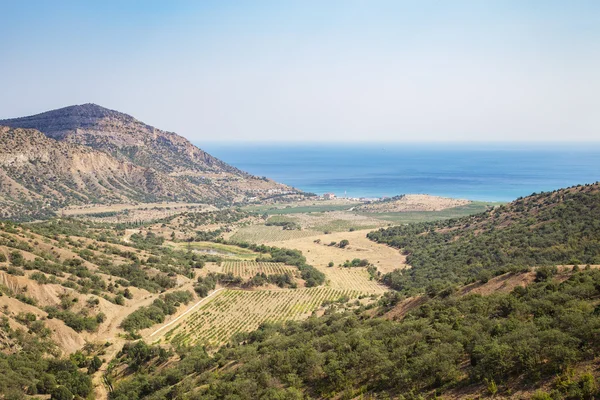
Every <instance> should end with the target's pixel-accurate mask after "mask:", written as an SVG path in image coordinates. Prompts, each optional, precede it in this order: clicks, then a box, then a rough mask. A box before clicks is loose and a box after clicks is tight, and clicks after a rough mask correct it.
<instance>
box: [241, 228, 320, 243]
mask: <svg viewBox="0 0 600 400" xmlns="http://www.w3.org/2000/svg"><path fill="white" fill-rule="evenodd" d="M319 233H320V232H316V231H311V230H284V229H283V228H281V227H280V226H265V225H250V226H245V227H243V228H241V229H240V230H238V231H237V232H236V233H235V234H234V235H232V236H231V237H230V240H233V241H236V242H247V243H266V242H278V241H282V240H290V239H298V238H303V237H309V236H315V235H318V234H319Z"/></svg>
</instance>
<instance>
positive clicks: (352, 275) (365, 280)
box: [319, 266, 388, 294]
mask: <svg viewBox="0 0 600 400" xmlns="http://www.w3.org/2000/svg"><path fill="white" fill-rule="evenodd" d="M319 270H320V271H322V272H324V273H325V275H327V285H328V286H329V287H331V288H333V289H341V290H347V289H352V290H358V291H360V292H363V293H377V294H382V293H383V292H386V291H387V290H388V289H387V288H386V287H385V286H382V285H380V284H379V283H377V281H376V280H373V279H371V276H370V275H369V273H368V272H367V269H366V268H364V267H352V268H345V267H338V266H334V267H327V268H322V267H321V268H319Z"/></svg>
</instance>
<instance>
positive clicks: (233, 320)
mask: <svg viewBox="0 0 600 400" xmlns="http://www.w3.org/2000/svg"><path fill="white" fill-rule="evenodd" d="M360 295H361V293H360V292H359V291H357V290H337V289H332V288H325V287H318V288H306V289H305V288H302V289H283V290H256V291H246V290H228V289H227V290H223V291H221V292H219V293H217V294H216V295H215V296H214V297H213V298H212V299H210V301H208V302H207V303H204V304H203V305H201V306H200V307H199V308H198V309H197V310H196V311H194V312H192V313H190V315H189V316H188V317H187V318H186V319H185V320H183V321H182V322H180V323H178V324H177V325H175V327H173V328H172V329H171V330H169V331H168V332H166V333H165V336H164V339H165V340H167V341H170V342H171V343H173V344H174V345H184V344H186V345H189V344H193V343H203V344H205V345H207V346H209V347H213V348H215V347H218V346H220V345H223V344H225V343H227V342H228V341H229V340H230V339H231V337H232V336H233V335H235V334H236V333H238V332H250V331H252V330H255V329H256V328H258V327H259V326H260V324H262V323H265V322H282V321H290V320H299V319H304V318H307V317H308V316H310V315H311V314H312V313H313V312H314V311H317V310H318V309H319V308H321V306H322V305H323V302H325V301H336V300H338V299H340V298H342V297H346V298H349V299H356V298H358V297H359V296H360Z"/></svg>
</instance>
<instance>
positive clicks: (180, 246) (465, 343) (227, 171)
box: [0, 104, 600, 400]
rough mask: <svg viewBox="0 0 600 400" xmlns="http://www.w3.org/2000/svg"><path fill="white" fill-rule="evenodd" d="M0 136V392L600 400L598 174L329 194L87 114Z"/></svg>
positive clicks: (122, 121) (128, 122)
mask: <svg viewBox="0 0 600 400" xmlns="http://www.w3.org/2000/svg"><path fill="white" fill-rule="evenodd" d="M3 123H4V124H6V125H9V126H10V127H2V128H0V146H2V153H0V187H1V188H2V192H0V212H1V213H2V222H0V318H1V320H0V349H1V351H0V394H1V395H2V396H4V398H18V399H21V398H36V397H37V396H42V398H68V399H69V400H70V399H73V398H87V399H92V398H96V399H104V398H109V399H113V400H114V399H117V400H122V399H128V400H130V399H162V398H181V399H196V398H198V399H205V398H211V399H229V398H236V399H238V398H239V399H248V400H250V399H256V398H285V399H288V398H290V399H302V398H332V399H360V398H369V399H378V398H399V399H400V398H404V399H407V398H423V397H431V398H433V397H436V398H437V397H441V398H448V399H452V398H462V397H465V396H472V397H478V396H479V397H486V396H489V397H495V398H523V397H535V396H538V397H536V398H539V399H545V398H546V397H544V396H546V395H547V396H553V397H552V398H585V399H587V398H592V397H591V396H595V395H597V394H598V393H599V392H598V390H597V386H594V385H597V384H596V382H597V378H598V376H599V375H600V373H599V371H600V359H599V358H598V354H600V353H599V351H600V343H598V340H597V338H598V337H600V311H599V310H600V300H599V299H600V292H598V290H599V288H600V275H599V272H600V270H599V268H598V265H600V245H599V243H600V226H599V225H598V221H600V215H599V214H598V213H599V210H600V206H599V204H600V186H599V184H598V183H594V184H587V185H580V186H574V187H570V188H565V189H560V190H555V191H552V192H544V193H537V194H533V195H531V196H528V197H523V198H518V199H516V200H515V201H513V202H510V203H494V202H475V201H469V200H464V199H450V198H444V197H439V196H429V195H423V194H418V195H415V194H407V195H399V196H395V197H391V198H381V199H358V198H335V195H333V194H331V193H330V194H327V195H323V196H317V195H314V194H310V193H303V192H301V191H300V190H297V189H295V188H291V187H288V186H286V185H283V184H279V183H276V182H273V181H271V180H269V179H268V178H258V177H255V176H252V175H250V174H248V173H246V172H244V171H241V170H239V169H237V168H235V167H232V166H229V165H227V164H225V163H224V162H222V161H220V160H218V159H216V158H214V157H212V156H210V155H209V154H207V153H205V152H203V151H202V150H200V149H198V148H196V147H195V146H193V145H191V144H190V143H189V142H187V140H186V139H184V138H182V137H180V136H178V135H176V134H174V133H169V132H166V131H161V130H158V129H156V128H153V127H150V126H148V125H146V124H143V123H141V122H140V121H137V120H136V119H134V118H133V117H131V116H128V115H126V114H122V113H119V112H116V111H112V110H108V109H105V108H102V107H99V106H96V105H93V104H86V105H82V106H73V107H67V108H64V109H59V110H54V111H50V112H48V113H43V114H39V115H35V116H32V117H26V118H18V119H13V120H3V121H0V125H1V124H3ZM232 396H233V397H232ZM561 396H562V397H561Z"/></svg>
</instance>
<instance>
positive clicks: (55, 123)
mask: <svg viewBox="0 0 600 400" xmlns="http://www.w3.org/2000/svg"><path fill="white" fill-rule="evenodd" d="M1 125H4V126H10V127H13V128H30V129H36V130H38V131H40V132H42V133H44V134H45V135H46V136H48V137H51V138H53V139H56V140H60V141H65V142H69V143H77V144H82V145H86V146H89V147H92V148H94V149H96V150H100V151H104V152H106V153H109V154H111V155H112V156H113V157H115V158H118V159H126V160H129V161H131V162H133V163H134V164H138V165H141V166H146V167H152V168H155V169H157V170H159V171H162V172H167V173H171V172H179V173H181V172H182V171H185V170H186V169H188V170H190V171H193V172H198V171H209V172H230V173H234V174H238V175H242V176H247V175H249V174H247V173H245V172H243V171H240V170H239V169H237V168H235V167H232V166H230V165H228V164H226V163H224V162H223V161H221V160H219V159H217V158H215V157H213V156H211V155H210V154H208V153H206V152H205V151H203V150H201V149H200V148H198V147H196V146H195V145H193V144H192V143H191V142H190V141H188V140H187V139H186V138H184V137H182V136H180V135H178V134H176V133H174V132H168V131H164V130H161V129H158V128H155V127H153V126H151V125H148V124H145V123H144V122H142V121H139V120H137V119H136V118H134V117H133V116H131V115H129V114H125V113H122V112H120V111H116V110H111V109H108V108H105V107H102V106H99V105H97V104H93V103H86V104H82V105H73V106H68V107H63V108H58V109H55V110H50V111H46V112H43V113H39V114H34V115H31V116H26V117H20V118H12V119H3V120H0V126H1ZM142 147H145V149H144V148H142ZM159 156H162V157H164V158H165V160H162V161H159V160H158V158H159ZM184 167H185V168H184Z"/></svg>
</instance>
